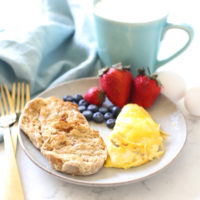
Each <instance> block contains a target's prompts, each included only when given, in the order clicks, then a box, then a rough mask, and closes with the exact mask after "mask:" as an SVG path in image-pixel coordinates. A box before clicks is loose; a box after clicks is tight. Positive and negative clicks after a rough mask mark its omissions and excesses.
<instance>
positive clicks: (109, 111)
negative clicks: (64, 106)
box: [63, 87, 121, 128]
mask: <svg viewBox="0 0 200 200" xmlns="http://www.w3.org/2000/svg"><path fill="white" fill-rule="evenodd" d="M93 88H94V87H91V88H90V89H92V90H93ZM90 89H89V90H90ZM89 90H88V91H89ZM98 90H99V89H98ZM95 91H96V89H95ZM86 93H87V92H86ZM77 97H78V98H77ZM63 100H64V101H65V102H67V101H69V102H73V103H75V104H77V105H78V109H79V111H80V112H81V113H82V114H83V115H84V116H85V118H86V119H87V120H88V121H94V122H96V123H103V122H105V123H106V126H107V127H108V128H113V127H114V125H115V119H116V117H117V116H118V114H119V112H120V111H121V109H120V108H119V107H118V106H115V105H109V106H106V105H105V104H104V105H95V104H90V103H89V102H88V101H87V100H86V99H85V97H83V96H82V95H81V94H75V95H74V96H71V95H65V96H64V97H63Z"/></svg>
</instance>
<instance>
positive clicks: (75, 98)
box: [74, 94, 83, 103]
mask: <svg viewBox="0 0 200 200" xmlns="http://www.w3.org/2000/svg"><path fill="white" fill-rule="evenodd" d="M81 99H83V96H82V95H81V94H75V95H74V100H75V101H76V102H77V103H78V102H79V101H80V100H81Z"/></svg>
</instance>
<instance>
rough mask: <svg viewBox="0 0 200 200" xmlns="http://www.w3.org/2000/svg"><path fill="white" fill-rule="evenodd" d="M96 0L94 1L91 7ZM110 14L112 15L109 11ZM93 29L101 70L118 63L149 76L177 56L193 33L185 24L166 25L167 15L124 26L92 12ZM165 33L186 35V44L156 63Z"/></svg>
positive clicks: (185, 45)
mask: <svg viewBox="0 0 200 200" xmlns="http://www.w3.org/2000/svg"><path fill="white" fill-rule="evenodd" d="M97 2H98V0H96V1H94V6H95V4H96V3H97ZM111 12H112V11H111ZM93 16H94V28H95V33H96V41H97V51H98V55H99V57H100V60H101V62H102V65H103V66H112V65H113V64H115V63H119V62H121V63H122V64H123V65H131V71H132V73H133V74H135V73H136V68H142V67H149V68H150V70H151V72H155V71H156V69H157V68H158V67H160V66H162V65H164V64H166V63H167V62H169V61H171V60H172V59H174V58H175V57H177V56H178V55H180V54H181V53H182V52H183V51H184V50H186V48H187V47H188V46H189V45H190V43H191V41H192V39H193V29H192V27H191V26H189V25H187V24H172V23H168V22H167V17H168V14H166V15H164V16H162V17H161V18H159V19H156V20H153V21H149V22H142V23H130V22H129V23H128V22H120V21H115V20H111V19H108V18H105V17H102V16H100V15H98V14H96V13H95V12H94V13H93ZM169 29H181V30H183V31H185V32H186V33H187V34H188V40H187V42H186V43H185V44H184V46H183V47H182V48H180V49H179V50H178V51H177V52H176V53H174V54H173V55H171V56H170V57H168V58H166V59H164V60H158V58H157V57H158V52H159V48H160V44H161V41H162V40H163V36H164V35H165V33H166V32H167V31H168V30H169Z"/></svg>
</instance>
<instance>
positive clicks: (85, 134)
mask: <svg viewBox="0 0 200 200" xmlns="http://www.w3.org/2000/svg"><path fill="white" fill-rule="evenodd" d="M19 124H20V128H21V129H22V131H23V132H24V133H25V134H26V135H27V136H28V137H29V139H30V140H31V142H32V143H33V144H34V145H35V147H36V148H38V149H40V151H41V152H42V154H43V155H44V156H45V157H46V158H47V160H48V161H49V162H50V163H51V165H52V166H53V168H54V169H56V170H58V171H61V172H64V173H68V174H73V175H84V176H86V175H90V174H94V173H96V172H97V171H98V170H99V169H100V168H101V167H103V164H104V162H105V160H106V158H107V149H106V145H105V143H104V141H103V139H102V137H101V136H100V134H99V132H98V131H96V130H93V129H91V127H90V126H89V124H88V122H87V120H86V119H85V117H84V116H83V115H82V113H80V112H79V110H78V107H77V105H75V104H73V103H71V102H64V101H62V100H60V99H58V98H56V97H53V96H52V97H48V98H35V99H33V100H32V101H30V102H29V103H28V104H27V105H26V106H25V109H24V111H23V113H22V115H21V117H20V122H19Z"/></svg>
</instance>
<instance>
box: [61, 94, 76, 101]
mask: <svg viewBox="0 0 200 200" xmlns="http://www.w3.org/2000/svg"><path fill="white" fill-rule="evenodd" d="M63 100H64V101H71V102H72V101H73V100H74V98H73V97H72V96H71V95H66V96H64V97H63Z"/></svg>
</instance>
